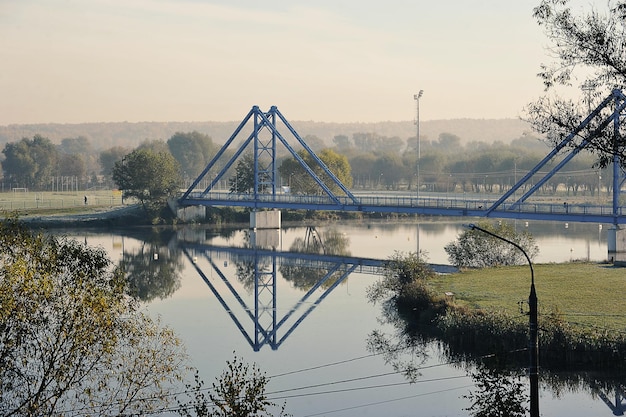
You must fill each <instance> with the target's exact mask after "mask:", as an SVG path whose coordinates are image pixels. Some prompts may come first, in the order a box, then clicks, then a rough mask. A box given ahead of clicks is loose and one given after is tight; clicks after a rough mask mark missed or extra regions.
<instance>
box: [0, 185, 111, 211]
mask: <svg viewBox="0 0 626 417" xmlns="http://www.w3.org/2000/svg"><path fill="white" fill-rule="evenodd" d="M85 196H86V197H87V204H85ZM121 205H122V194H121V192H120V191H117V190H95V191H92V190H87V191H75V192H72V191H65V192H61V191H44V192H34V191H23V190H22V191H5V192H3V193H0V210H3V211H17V212H18V213H21V212H23V211H28V212H29V213H37V214H55V213H56V214H65V213H68V214H73V213H80V212H86V211H90V210H93V209H97V208H105V207H118V206H121Z"/></svg>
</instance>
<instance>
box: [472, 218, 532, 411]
mask: <svg viewBox="0 0 626 417" xmlns="http://www.w3.org/2000/svg"><path fill="white" fill-rule="evenodd" d="M468 227H469V228H470V229H472V230H478V231H480V232H483V233H485V234H488V235H489V236H493V237H495V238H496V239H500V240H503V241H505V242H507V243H509V244H511V245H513V246H515V247H516V248H517V249H519V250H520V251H522V253H523V254H524V256H525V257H526V260H527V261H528V266H529V267H530V295H529V296H528V306H529V307H530V312H529V333H530V334H529V336H530V341H529V345H530V346H529V347H528V348H529V350H530V368H529V370H528V373H529V379H530V381H529V382H530V417H539V334H538V332H537V330H538V323H537V322H538V317H537V316H538V313H537V293H536V292H535V272H534V271H533V264H532V262H531V261H530V257H528V254H527V253H526V251H525V250H524V249H522V247H521V246H520V245H518V244H517V243H515V242H512V241H510V240H508V239H505V238H503V237H502V236H498V235H496V234H495V233H492V232H490V231H488V230H485V229H483V228H481V227H478V226H476V225H475V224H470V225H468Z"/></svg>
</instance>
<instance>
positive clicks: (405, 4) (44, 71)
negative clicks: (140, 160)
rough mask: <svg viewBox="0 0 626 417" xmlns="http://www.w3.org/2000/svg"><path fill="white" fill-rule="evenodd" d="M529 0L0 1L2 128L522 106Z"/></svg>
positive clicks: (538, 38) (442, 112) (506, 113)
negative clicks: (258, 112) (268, 112)
mask: <svg viewBox="0 0 626 417" xmlns="http://www.w3.org/2000/svg"><path fill="white" fill-rule="evenodd" d="M538 2H539V0H536V1H529V0H516V1H508V0H447V1H445V0H443V1H442V0H439V1H425V0H406V1H405V0H385V1H381V0H378V1H371V0H313V1H311V0H309V1H303V0H283V1H273V0H266V1H258V0H0V125H6V124H12V123H47V122H59V123H80V122H110V121H129V122H137V121H207V120H215V121H231V120H241V119H242V118H243V117H244V116H245V115H246V114H247V112H248V111H249V110H250V108H251V106H252V105H259V106H260V107H261V108H262V109H269V107H270V106H272V105H276V106H278V108H279V109H280V110H281V112H282V113H283V114H284V115H285V116H286V117H287V119H289V120H314V121H329V122H330V121H337V122H376V121H386V120H393V121H399V120H411V119H413V118H414V117H415V113H416V105H415V101H414V100H413V94H415V93H416V92H417V91H419V90H420V89H423V90H424V95H423V97H422V98H421V101H420V118H421V120H433V119H450V118H464V117H467V118H485V119H490V118H505V117H518V116H519V115H521V114H522V112H523V108H524V106H525V105H526V104H528V103H529V102H530V101H532V100H534V99H536V98H537V97H538V96H539V95H541V94H542V84H541V81H540V80H539V78H537V76H536V74H537V72H538V71H539V65H540V64H541V63H542V62H550V58H549V56H548V55H547V52H546V48H545V47H546V46H547V45H548V41H547V39H546V38H545V36H544V35H543V34H542V32H541V29H540V28H539V27H538V26H537V24H536V22H535V21H534V19H533V18H532V9H533V7H534V6H536V5H537V4H538ZM590 3H593V2H592V1H590V2H586V3H585V4H590Z"/></svg>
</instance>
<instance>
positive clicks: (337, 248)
mask: <svg viewBox="0 0 626 417" xmlns="http://www.w3.org/2000/svg"><path fill="white" fill-rule="evenodd" d="M348 244H349V239H348V237H347V236H346V235H345V234H343V233H341V232H339V231H337V230H327V231H325V232H323V233H322V232H320V231H318V230H317V229H315V228H314V227H307V231H306V234H305V237H304V238H297V239H295V240H294V241H293V243H292V245H291V246H290V248H289V251H290V252H303V253H317V254H320V255H337V256H349V255H350V252H349V251H348V250H347V247H348ZM333 266H334V265H333ZM279 271H280V273H281V274H282V276H283V278H284V279H286V280H287V281H289V282H291V284H292V285H293V286H294V287H295V288H298V289H301V290H308V289H310V288H311V287H313V286H314V285H315V284H317V283H318V282H319V281H320V280H322V279H324V278H325V277H326V276H327V275H328V274H329V273H331V271H332V270H331V268H328V267H326V266H324V267H320V266H318V267H314V266H311V265H310V264H308V265H307V264H302V265H300V264H283V265H281V266H280V268H279ZM344 272H345V267H340V268H338V269H337V270H336V271H334V272H332V273H331V275H330V277H328V279H327V280H326V281H325V282H324V283H323V284H322V287H323V288H328V287H330V286H331V285H333V284H334V283H335V282H336V281H337V280H338V279H339V278H341V276H342V274H343V273H344Z"/></svg>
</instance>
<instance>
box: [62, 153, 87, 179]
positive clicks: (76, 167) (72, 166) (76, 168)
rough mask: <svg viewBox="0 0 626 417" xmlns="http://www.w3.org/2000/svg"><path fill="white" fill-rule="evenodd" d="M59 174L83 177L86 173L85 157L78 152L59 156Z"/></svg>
mask: <svg viewBox="0 0 626 417" xmlns="http://www.w3.org/2000/svg"><path fill="white" fill-rule="evenodd" d="M58 173H59V175H63V176H69V177H78V178H79V179H83V178H84V177H85V175H86V174H87V170H86V166H85V158H84V157H83V156H82V155H79V154H72V155H67V154H63V155H60V156H59V169H58Z"/></svg>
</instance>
